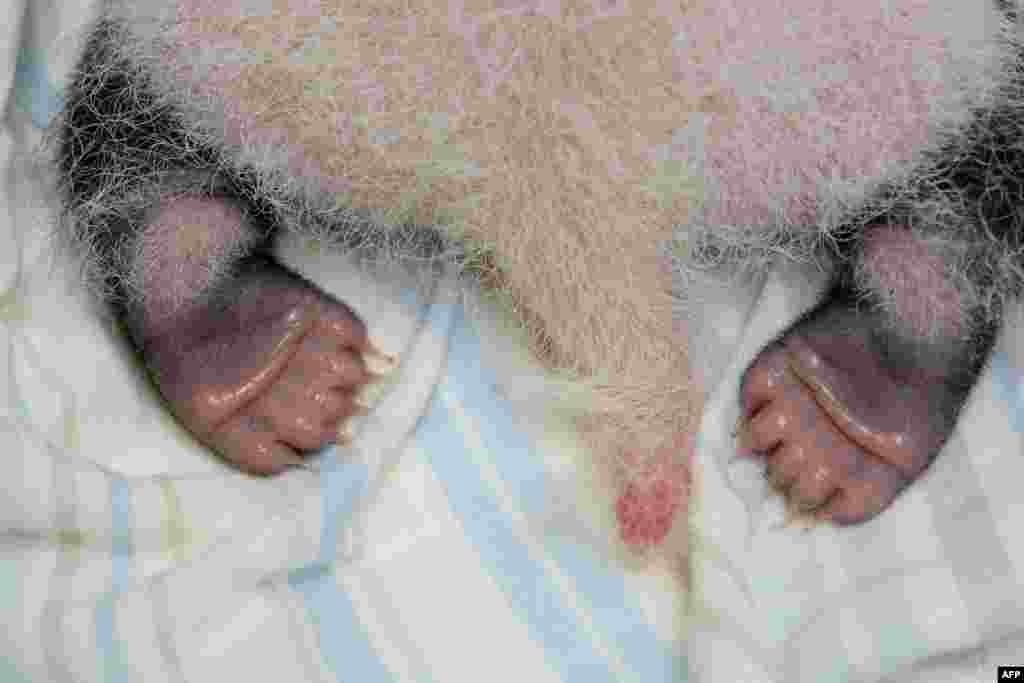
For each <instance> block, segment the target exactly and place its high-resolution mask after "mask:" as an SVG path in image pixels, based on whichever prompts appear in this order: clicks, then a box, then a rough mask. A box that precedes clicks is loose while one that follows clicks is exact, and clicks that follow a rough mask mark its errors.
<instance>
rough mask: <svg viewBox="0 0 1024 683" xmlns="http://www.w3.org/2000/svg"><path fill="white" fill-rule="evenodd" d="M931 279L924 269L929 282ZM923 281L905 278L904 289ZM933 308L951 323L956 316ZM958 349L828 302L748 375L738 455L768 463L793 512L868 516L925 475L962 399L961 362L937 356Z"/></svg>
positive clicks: (853, 518) (840, 519) (834, 517)
mask: <svg viewBox="0 0 1024 683" xmlns="http://www.w3.org/2000/svg"><path fill="white" fill-rule="evenodd" d="M878 236H879V238H880V239H887V240H891V239H892V237H893V234H892V232H891V231H886V232H885V233H879V234H878ZM866 249H867V250H868V252H870V251H871V245H870V244H869V245H867V247H866ZM906 269H907V270H909V269H910V264H907V266H906ZM931 275H932V274H931V273H930V272H927V269H925V272H924V277H923V280H924V281H925V282H927V281H931V279H932V278H931ZM925 282H922V281H917V282H912V281H908V282H907V283H906V284H907V287H908V289H907V290H903V291H909V288H910V287H911V286H921V285H922V284H924V283H925ZM900 293H901V292H900V291H899V290H897V291H896V293H895V296H896V298H897V299H900ZM920 294H921V293H920V292H916V293H915V294H914V296H908V297H907V301H908V305H913V302H915V301H917V300H918V298H919V295H920ZM940 294H941V292H940ZM935 299H936V300H937V301H941V300H942V297H935ZM899 313H903V312H902V311H899ZM932 313H933V314H934V315H936V316H938V317H939V318H940V319H941V320H943V322H944V323H949V321H950V320H952V319H953V318H954V317H955V316H956V315H959V314H957V313H955V312H954V310H952V309H951V308H947V309H945V310H936V311H932ZM922 322H923V321H921V320H920V319H919V320H915V321H913V324H914V325H915V326H916V325H917V324H919V323H922ZM951 327H952V329H956V328H957V327H959V326H958V325H951ZM955 346H956V343H955V338H953V339H946V340H941V341H939V342H938V344H937V345H935V346H932V347H930V346H928V345H927V344H926V343H925V342H924V341H923V340H922V339H920V338H917V336H915V335H913V334H910V335H909V336H905V337H900V336H898V335H897V334H896V333H893V332H890V331H887V330H886V328H884V327H883V326H882V325H881V318H880V314H878V313H872V312H871V311H870V310H859V311H858V310H857V309H856V307H851V306H850V305H849V304H845V303H833V304H830V305H829V306H827V307H826V308H824V309H822V310H821V311H819V312H817V313H816V314H814V315H812V316H811V317H810V318H809V319H808V320H805V321H803V322H801V323H799V324H797V325H796V326H795V327H794V328H793V329H791V330H790V331H789V332H788V333H787V334H786V335H784V336H783V338H782V339H781V341H780V342H778V343H776V344H772V345H770V346H769V347H768V348H766V349H765V350H764V351H762V352H761V354H760V355H759V356H758V357H757V358H756V359H755V361H754V363H753V364H752V365H751V366H750V368H749V369H748V370H747V372H746V374H745V375H744V377H743V382H742V384H741V392H740V402H741V418H740V425H739V428H738V434H737V436H738V439H739V443H740V446H741V449H742V450H744V451H753V452H754V453H756V454H759V455H761V456H763V457H764V458H765V461H766V465H767V472H766V476H767V477H768V479H769V482H770V483H771V485H772V486H773V488H775V489H776V490H777V491H779V492H780V493H782V494H783V495H784V496H785V497H786V498H787V500H788V502H789V503H790V504H791V505H792V507H793V508H795V510H796V511H797V512H800V513H812V514H813V516H814V517H816V518H818V519H823V520H831V521H833V522H836V523H839V524H852V523H858V522H862V521H865V520H867V519H870V518H872V517H874V516H875V515H877V514H878V513H879V512H881V511H882V510H884V509H885V508H886V507H887V506H888V505H889V504H890V503H892V501H893V500H894V499H895V498H896V496H897V495H898V494H899V493H900V492H901V491H902V490H903V489H904V488H905V487H906V486H908V485H909V484H910V483H911V482H912V481H913V480H914V479H916V478H917V477H918V476H920V475H921V473H922V472H923V471H924V469H925V468H926V467H927V466H928V464H929V463H930V462H931V460H932V459H933V458H934V457H935V455H936V454H937V453H938V451H939V449H940V448H941V446H942V444H943V442H944V441H945V440H946V438H947V437H948V436H949V434H950V432H951V431H952V429H953V427H954V426H955V411H951V407H952V406H954V405H955V404H956V399H955V398H954V397H953V395H952V393H951V391H950V390H949V389H948V388H947V387H946V386H945V385H944V383H945V382H946V381H947V380H948V379H949V378H950V373H951V368H955V367H957V366H958V364H959V365H962V363H961V361H962V359H961V358H958V357H956V354H957V352H956V351H953V352H948V351H947V352H943V353H940V352H938V351H937V350H936V349H948V348H949V347H955Z"/></svg>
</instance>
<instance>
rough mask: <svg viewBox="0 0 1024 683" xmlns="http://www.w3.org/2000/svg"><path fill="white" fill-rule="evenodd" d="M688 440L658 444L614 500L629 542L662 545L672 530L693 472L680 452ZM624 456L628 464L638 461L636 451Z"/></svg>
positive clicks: (682, 506)
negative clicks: (652, 455)
mask: <svg viewBox="0 0 1024 683" xmlns="http://www.w3.org/2000/svg"><path fill="white" fill-rule="evenodd" d="M687 442H688V441H687V440H686V439H685V437H682V436H680V437H677V438H676V440H675V442H674V443H673V444H672V445H671V446H663V447H661V448H658V449H657V450H656V451H655V454H654V457H653V458H651V459H650V460H649V461H648V462H645V463H643V464H642V465H640V466H639V467H638V469H639V473H638V474H636V475H635V476H633V478H632V479H630V480H629V481H628V482H627V483H626V485H625V488H624V490H623V492H622V494H621V495H620V496H619V499H618V501H616V503H615V517H616V519H617V520H618V523H619V533H620V536H621V538H622V540H623V541H624V542H625V543H626V544H627V545H630V546H633V547H636V548H645V547H650V546H655V545H659V544H660V543H661V542H662V541H664V540H665V537H666V536H667V535H668V532H669V531H670V530H671V528H672V524H673V522H674V520H675V517H676V513H677V512H678V511H679V510H680V509H685V503H686V496H687V491H688V487H689V479H690V473H689V467H688V466H687V465H686V464H685V462H684V461H683V456H681V455H680V452H682V449H683V447H684V446H685V444H686V443H687ZM623 459H624V460H625V461H626V464H627V465H629V464H634V465H636V464H637V461H638V458H637V455H636V453H635V452H632V451H628V450H627V451H626V453H625V454H624V455H623Z"/></svg>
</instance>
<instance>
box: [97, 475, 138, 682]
mask: <svg viewBox="0 0 1024 683" xmlns="http://www.w3.org/2000/svg"><path fill="white" fill-rule="evenodd" d="M108 482H109V484H110V514H111V519H110V522H111V524H110V531H111V534H110V535H111V543H112V545H111V555H110V564H111V567H110V590H109V591H108V592H107V593H106V594H105V595H103V596H101V597H100V598H98V600H97V602H96V615H95V619H96V648H97V650H98V651H99V663H100V677H99V680H101V681H110V683H128V681H130V680H132V679H131V677H130V676H129V675H128V671H127V670H126V668H125V664H124V658H123V655H122V652H121V641H120V639H119V638H118V637H117V636H116V634H115V631H116V625H115V623H114V610H115V607H116V601H117V598H118V595H119V594H120V593H121V592H122V591H123V590H124V589H125V588H126V587H127V585H128V576H129V573H128V570H129V565H130V563H131V560H132V557H131V554H132V549H131V520H132V505H131V502H132V501H131V494H132V492H131V486H130V485H129V484H128V482H127V481H126V480H125V479H124V478H123V477H117V476H112V477H109V478H108Z"/></svg>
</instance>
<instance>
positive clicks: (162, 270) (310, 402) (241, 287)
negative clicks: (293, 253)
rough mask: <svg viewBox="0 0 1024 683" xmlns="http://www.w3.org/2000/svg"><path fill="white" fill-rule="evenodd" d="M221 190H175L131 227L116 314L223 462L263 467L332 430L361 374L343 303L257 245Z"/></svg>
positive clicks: (188, 422)
mask: <svg viewBox="0 0 1024 683" xmlns="http://www.w3.org/2000/svg"><path fill="white" fill-rule="evenodd" d="M250 235H251V231H250V230H249V229H248V228H247V227H246V225H245V218H244V214H243V213H242V211H241V210H240V209H237V208H236V207H235V206H234V205H232V204H231V203H230V202H229V201H228V200H226V199H219V198H213V197H203V196H186V197H179V198H175V199H173V200H170V201H169V202H167V203H165V205H163V206H162V207H160V208H159V209H158V210H157V211H156V212H155V213H154V215H153V217H152V218H151V220H149V221H148V224H147V225H146V226H145V227H144V228H143V229H142V231H141V233H140V235H139V236H138V237H137V239H138V243H137V245H136V247H135V248H134V249H133V250H132V259H133V262H134V264H133V271H134V272H133V279H134V280H135V281H136V282H137V283H138V285H139V289H140V290H141V297H140V299H139V301H138V302H137V303H136V304H134V305H133V306H130V307H129V309H130V310H129V312H128V313H127V315H126V316H125V317H126V322H127V323H128V326H129V329H130V330H131V333H132V336H133V338H134V339H135V342H136V345H137V347H138V349H139V351H140V353H141V354H142V356H143V359H144V361H145V364H146V366H147V367H148V368H149V370H150V373H151V376H152V377H153V379H154V381H155V383H156V385H157V388H158V389H159V391H160V394H161V395H162V396H163V397H164V399H165V400H166V401H167V403H168V405H169V407H170V409H171V411H172V412H173V413H174V415H175V416H176V417H177V418H178V420H179V421H180V422H181V423H182V425H184V426H185V427H186V428H187V429H188V430H189V431H190V432H192V433H193V434H194V435H195V436H196V438H198V439H199V440H200V441H202V442H203V443H204V444H206V445H208V446H210V447H211V448H213V449H214V450H215V451H217V452H218V453H219V454H220V455H222V456H223V457H224V458H225V459H227V460H228V461H229V462H231V463H233V464H235V465H237V466H238V467H240V468H242V469H244V470H247V471H250V472H253V473H260V474H273V473H276V472H279V471H281V470H283V469H284V468H285V467H287V466H288V465H293V464H298V463H300V462H302V460H301V456H300V454H301V453H302V452H303V451H307V450H312V449H317V448H320V447H322V446H324V445H326V444H329V443H332V442H334V441H335V439H336V435H337V433H338V427H339V423H340V422H342V421H343V420H345V419H346V418H348V417H350V416H352V415H353V414H354V413H355V412H357V410H358V405H357V404H356V403H355V401H354V391H355V390H356V389H358V388H359V387H360V386H361V385H363V384H365V383H366V382H367V380H368V379H369V375H368V373H367V368H366V366H365V364H364V362H363V359H362V357H361V354H363V353H366V352H370V347H369V344H368V341H367V335H366V328H365V326H364V324H363V322H362V321H361V320H359V318H358V317H357V316H356V315H355V314H354V313H353V312H352V311H351V309H349V308H348V307H347V306H346V305H345V304H343V303H341V302H339V301H336V300H335V299H333V298H331V297H329V296H327V295H326V294H324V293H322V292H321V291H320V290H318V289H317V288H316V287H314V286H313V285H312V284H310V283H308V282H306V281H305V280H303V279H302V278H300V277H299V276H297V275H295V274H294V273H291V272H289V271H288V270H286V269H285V268H283V267H282V266H281V265H279V264H278V263H276V262H274V261H273V260H271V259H270V258H268V257H266V256H262V255H259V254H255V255H253V254H246V253H245V249H246V242H247V240H248V239H250Z"/></svg>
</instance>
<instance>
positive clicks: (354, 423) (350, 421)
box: [338, 415, 364, 445]
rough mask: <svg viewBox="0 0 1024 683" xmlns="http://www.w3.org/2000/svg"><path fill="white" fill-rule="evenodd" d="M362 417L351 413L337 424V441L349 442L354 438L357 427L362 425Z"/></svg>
mask: <svg viewBox="0 0 1024 683" xmlns="http://www.w3.org/2000/svg"><path fill="white" fill-rule="evenodd" d="M363 422H364V418H362V417H360V416H359V415H353V416H351V417H349V418H347V419H345V420H343V421H342V423H341V424H340V425H338V443H340V444H343V445H344V444H350V443H352V441H353V440H354V439H355V438H356V434H358V433H359V428H360V427H362V425H363Z"/></svg>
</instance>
